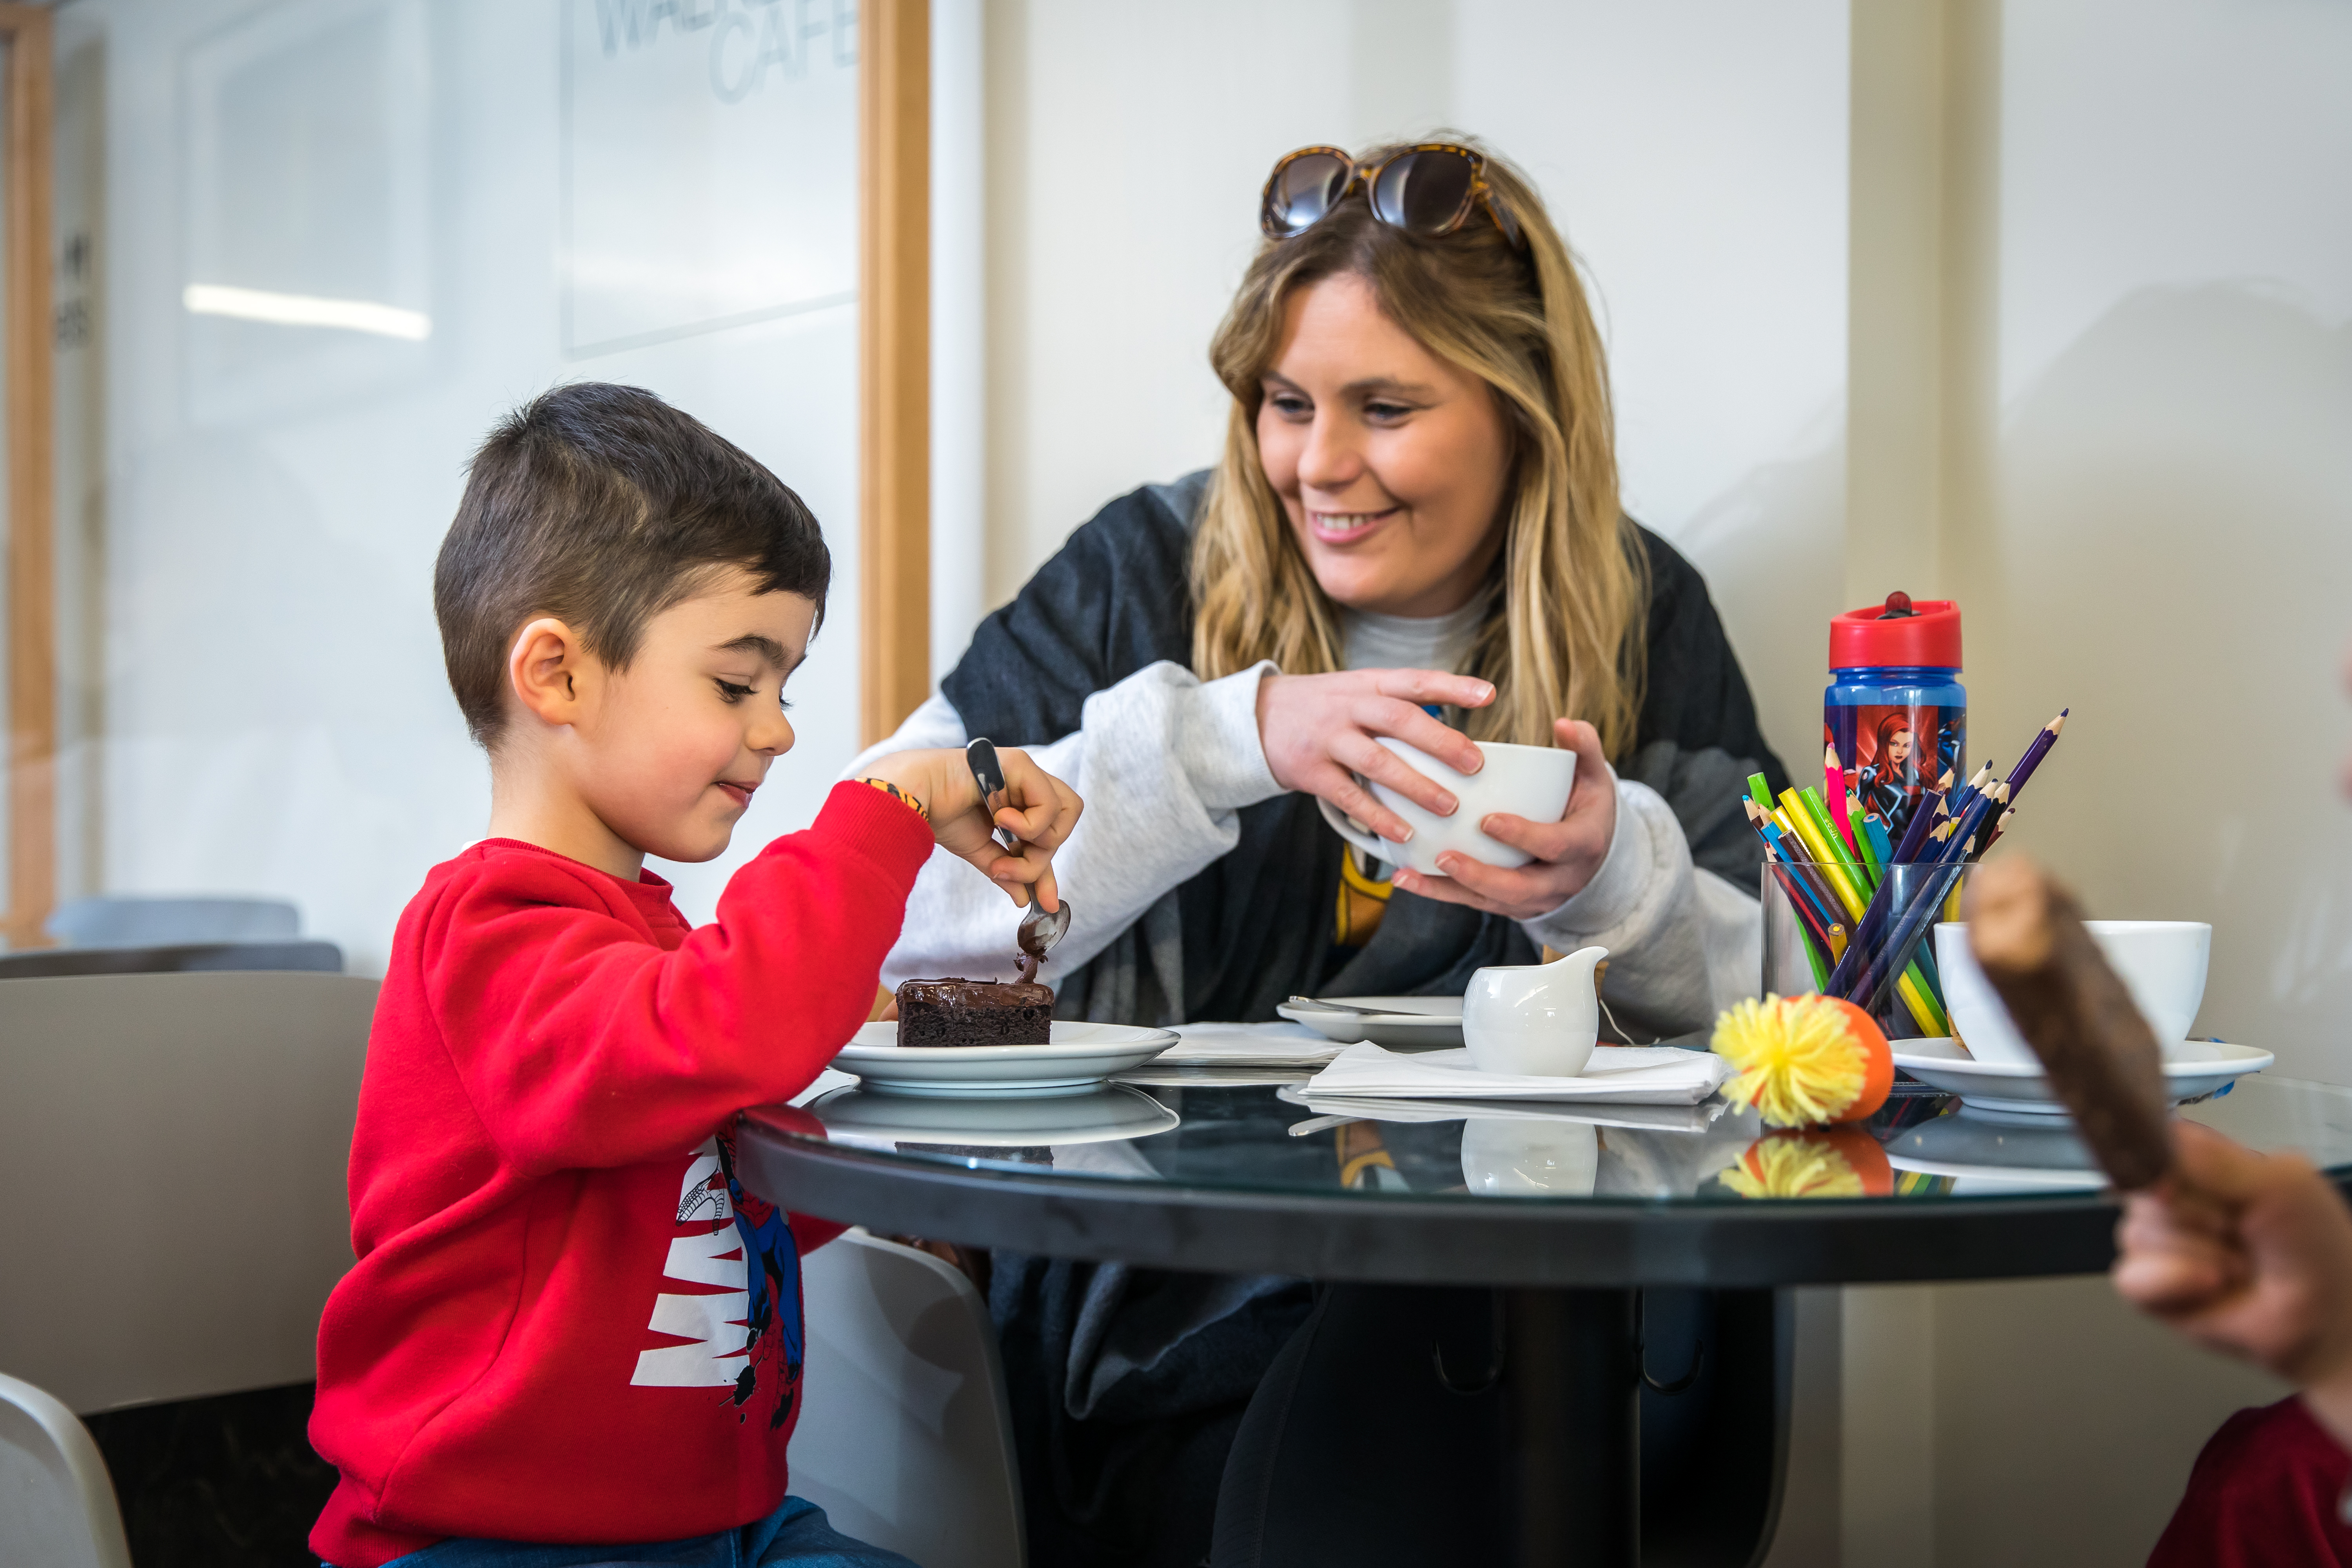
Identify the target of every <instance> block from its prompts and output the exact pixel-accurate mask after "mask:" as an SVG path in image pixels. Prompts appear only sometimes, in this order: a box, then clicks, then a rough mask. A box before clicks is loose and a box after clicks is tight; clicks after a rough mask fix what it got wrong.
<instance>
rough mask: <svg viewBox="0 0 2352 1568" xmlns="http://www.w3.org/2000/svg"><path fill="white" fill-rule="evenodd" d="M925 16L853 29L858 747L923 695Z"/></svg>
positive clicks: (891, 11) (927, 204) (927, 500)
mask: <svg viewBox="0 0 2352 1568" xmlns="http://www.w3.org/2000/svg"><path fill="white" fill-rule="evenodd" d="M930 35H931V10H930V3H929V0H863V4H861V5H859V7H858V22H857V162H858V203H857V209H858V210H857V216H858V225H857V227H858V235H857V238H858V247H857V250H858V256H857V267H858V274H857V405H858V421H857V428H858V442H857V445H858V466H857V515H858V531H857V540H858V562H857V567H858V572H857V575H858V593H857V604H858V612H859V617H860V626H859V636H858V693H857V710H858V734H859V741H858V743H859V744H860V745H861V746H866V745H872V744H873V743H874V742H877V741H878V740H881V739H882V738H883V737H884V736H886V735H887V734H889V733H890V731H893V730H895V729H897V728H898V724H899V721H901V720H903V719H905V718H906V717H907V715H908V714H909V713H911V712H913V711H914V710H916V709H917V708H919V707H920V706H921V705H922V703H923V700H924V699H926V698H927V697H929V695H930V690H931V180H930V163H931V38H930Z"/></svg>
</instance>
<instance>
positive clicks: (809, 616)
mask: <svg viewBox="0 0 2352 1568" xmlns="http://www.w3.org/2000/svg"><path fill="white" fill-rule="evenodd" d="M815 620H816V605H814V603H812V602H811V601H810V600H808V599H806V598H803V596H802V595H798V594H758V593H754V592H752V590H751V576H750V574H748V573H744V572H741V571H731V572H730V573H729V574H727V575H726V576H725V577H723V578H721V579H719V584H718V585H717V586H716V587H714V588H712V589H710V590H709V591H707V592H705V593H702V594H698V595H695V596H694V597H693V598H690V599H688V600H687V601H685V602H684V603H683V604H678V605H672V606H670V607H669V608H668V609H667V610H664V611H663V612H662V613H661V614H660V615H658V616H655V617H654V618H653V619H652V620H650V621H649V622H647V623H646V633H645V638H644V640H643V641H642V642H641V643H640V644H639V645H638V647H637V654H636V657H635V658H634V659H632V660H630V662H629V668H627V669H625V670H620V671H614V670H611V669H602V670H600V671H599V674H600V676H601V679H599V680H597V682H596V686H597V688H598V689H597V692H596V694H595V697H594V699H593V700H592V702H591V703H590V704H589V705H588V707H589V711H588V712H587V713H586V714H585V715H583V721H576V722H575V723H574V724H573V730H574V732H575V733H576V735H577V737H578V740H579V745H578V748H577V750H576V752H575V753H574V768H575V777H574V781H573V782H574V785H575V787H576V788H577V789H578V791H579V793H580V795H581V797H582V798H583V800H584V801H585V802H586V803H587V804H588V805H589V807H590V808H591V809H592V810H593V811H594V812H595V814H596V816H598V817H600V818H602V819H603V821H604V825H605V826H607V827H609V828H611V829H612V831H613V832H614V833H615V834H617V835H618V836H619V837H622V838H623V839H625V840H626V841H627V842H628V843H630V844H632V845H634V846H635V847H637V848H639V849H641V850H644V851H645V852H646V854H649V855H658V856H660V857H661V858H663V859H665V860H681V861H699V860H708V859H710V858H712V857H713V856H716V855H718V854H719V852H720V851H722V850H724V849H725V848H726V847H727V841H728V839H729V838H730V837H731V836H732V834H733V833H734V830H735V824H736V822H737V821H738V820H740V818H741V816H743V813H744V811H745V810H746V809H747V808H748V807H749V806H750V805H751V792H752V791H754V790H756V789H758V788H759V787H760V784H761V781H762V780H764V779H765V778H766V777H767V776H768V764H769V763H772V762H773V761H775V760H776V758H778V757H780V756H782V755H783V753H784V752H788V751H791V750H792V747H793V727H792V724H791V722H790V721H788V720H787V719H786V718H785V717H784V708H783V702H782V697H783V684H784V679H785V677H787V676H788V675H790V674H791V673H792V671H793V668H794V667H795V666H797V665H798V664H799V663H800V662H801V660H802V658H804V657H805V656H806V655H807V652H808V641H809V634H810V630H811V628H812V626H814V623H815Z"/></svg>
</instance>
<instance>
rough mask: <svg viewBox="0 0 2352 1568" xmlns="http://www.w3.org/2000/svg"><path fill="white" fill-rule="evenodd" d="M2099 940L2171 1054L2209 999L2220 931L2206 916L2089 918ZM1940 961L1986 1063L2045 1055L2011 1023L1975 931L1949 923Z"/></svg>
mask: <svg viewBox="0 0 2352 1568" xmlns="http://www.w3.org/2000/svg"><path fill="white" fill-rule="evenodd" d="M2083 923H2084V925H2085V926H2086V927H2088V928H2089V930H2090V932H2091V940H2092V941H2094V942H2097V943H2098V944H2099V951H2100V952H2102V953H2104V954H2105V955H2106V960H2107V963H2110V964H2112V965H2113V966H2114V967H2115V971H2116V974H2118V975H2120V976H2121V977H2122V979H2123V983H2124V986H2125V988H2126V990H2128V991H2129V992H2130V993H2131V996H2132V1000H2133V1001H2134V1002H2135V1003H2137V1004H2138V1005H2139V1010H2140V1016H2142V1017H2144V1018H2146V1019H2147V1027H2148V1032H2149V1033H2151V1034H2153V1035H2154V1036H2155V1037H2156V1043H2157V1045H2158V1047H2161V1048H2162V1049H2163V1051H2164V1052H2165V1054H2166V1056H2167V1057H2168V1058H2169V1057H2170V1056H2171V1055H2172V1052H2173V1047H2176V1046H2178V1045H2179V1044H2180V1043H2181V1042H2182V1041H2183V1040H2185V1039H2187V1038H2188V1037H2189V1026H2190V1025H2191V1024H2194V1023H2195V1022H2196V1021H2197V1008H2198V1005H2200V1003H2202V1002H2203V1001H2204V1000H2205V969H2206V965H2207V963H2208V962H2209V961H2210V959H2211V956H2212V951H2213V928H2212V927H2211V926H2210V925H2207V924H2205V923H2204V922H2203V921H2084V922H2083ZM1936 966H1937V969H1939V970H1940V971H1941V972H1942V973H1943V980H1944V1006H1945V1009H1946V1010H1947V1011H1948V1012H1949V1013H1950V1014H1951V1016H1952V1026H1953V1027H1954V1028H1956V1029H1958V1031H1959V1034H1960V1039H1961V1040H1962V1042H1963V1043H1965V1044H1966V1045H1967V1047H1969V1055H1970V1056H1971V1057H1974V1058H1976V1059H1977V1060H1978V1061H1980V1062H2014V1063H2017V1064H2019V1065H2021V1066H2032V1065H2034V1064H2035V1063H2037V1062H2038V1061H2039V1059H2040V1058H2037V1057H2035V1056H2034V1054H2033V1047H2031V1046H2029V1045H2027V1044H2026V1043H2025V1037H2023V1036H2022V1035H2020V1034H2019V1033H2018V1032H2017V1026H2016V1025H2015V1024H2014V1023H2012V1022H2011V1021H2010V1016H2009V1009H2008V1008H2007V1007H2004V1006H2002V1005H2001V1001H2000V993H1999V992H1997V991H1995V990H1994V989H1993V988H1992V982H1991V981H1990V980H1987V979H1986V978H1985V973H1984V971H1983V970H1982V969H1980V968H1979V967H1978V966H1977V960H1976V954H1974V953H1973V952H1969V928H1968V926H1967V925H1966V924H1965V923H1964V922H1959V921H1948V922H1946V923H1945V924H1942V925H1938V926H1937V928H1936Z"/></svg>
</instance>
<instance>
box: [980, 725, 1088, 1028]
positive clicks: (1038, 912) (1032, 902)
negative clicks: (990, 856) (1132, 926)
mask: <svg viewBox="0 0 2352 1568" xmlns="http://www.w3.org/2000/svg"><path fill="white" fill-rule="evenodd" d="M963 754H964V759H965V760H966V761H967V762H969V763H971V776H972V781H973V782H974V783H976V784H979V785H980V795H981V800H982V803H983V804H984V805H986V806H987V807H988V814H989V816H990V817H991V818H992V819H993V818H994V816H995V815H996V813H997V812H998V811H999V810H1001V809H1003V805H1004V804H1005V789H1004V764H1003V763H1000V762H998V761H997V760H996V746H995V743H994V742H992V741H990V740H989V738H988V737H987V736H985V735H982V736H981V737H979V738H978V739H977V740H975V741H973V742H971V744H970V745H968V746H966V747H965V748H964V750H963ZM989 832H990V837H993V838H994V839H995V840H996V842H997V844H998V845H999V846H1000V847H1002V848H1003V850H1004V852H1005V853H1006V854H1007V855H1018V854H1020V853H1021V840H1019V839H1018V838H1015V837H1013V830H1012V829H1011V828H1009V827H992V828H991V829H990V830H989ZM1069 929H1070V905H1069V900H1063V901H1062V905H1061V907H1060V908H1059V909H1057V910H1054V912H1053V913H1051V914H1047V913H1046V912H1045V910H1044V908H1043V907H1041V906H1040V905H1039V904H1038V902H1037V895H1036V894H1035V893H1034V891H1033V892H1032V893H1031V894H1030V895H1029V908H1028V909H1027V910H1025V911H1024V913H1023V914H1022V916H1021V925H1020V928H1019V931H1018V932H1017V933H1016V940H1017V941H1018V942H1020V944H1021V954H1022V957H1021V978H1022V979H1023V980H1024V981H1034V980H1035V979H1036V978H1037V967H1038V965H1040V964H1042V963H1045V954H1046V952H1048V951H1050V950H1051V949H1052V947H1053V945H1054V944H1055V942H1059V941H1061V940H1062V933H1063V932H1065V931H1068V930H1069Z"/></svg>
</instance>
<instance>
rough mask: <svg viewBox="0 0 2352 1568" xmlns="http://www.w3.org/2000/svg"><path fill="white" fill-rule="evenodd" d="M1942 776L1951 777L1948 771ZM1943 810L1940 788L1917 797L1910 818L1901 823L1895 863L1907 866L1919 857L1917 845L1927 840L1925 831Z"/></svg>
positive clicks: (1942, 793)
mask: <svg viewBox="0 0 2352 1568" xmlns="http://www.w3.org/2000/svg"><path fill="white" fill-rule="evenodd" d="M1944 776H1945V777H1946V778H1949V777H1951V775H1950V774H1949V773H1946V774H1945V775H1944ZM1943 810H1944V792H1943V791H1942V790H1929V791H1928V792H1927V794H1926V795H1921V796H1920V797H1919V804H1918V805H1916V806H1914V807H1913V808H1912V811H1911V820H1910V821H1908V822H1906V823H1905V824H1904V825H1903V840H1902V842H1901V843H1899V844H1897V845H1895V855H1894V861H1895V864H1896V865H1898V866H1908V865H1909V864H1911V862H1912V861H1914V860H1916V859H1917V858H1919V847H1920V846H1921V845H1923V844H1925V843H1927V831H1928V829H1930V828H1932V827H1934V826H1936V822H1937V818H1938V817H1939V816H1942V815H1943Z"/></svg>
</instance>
